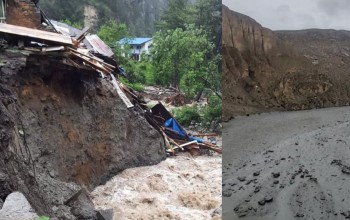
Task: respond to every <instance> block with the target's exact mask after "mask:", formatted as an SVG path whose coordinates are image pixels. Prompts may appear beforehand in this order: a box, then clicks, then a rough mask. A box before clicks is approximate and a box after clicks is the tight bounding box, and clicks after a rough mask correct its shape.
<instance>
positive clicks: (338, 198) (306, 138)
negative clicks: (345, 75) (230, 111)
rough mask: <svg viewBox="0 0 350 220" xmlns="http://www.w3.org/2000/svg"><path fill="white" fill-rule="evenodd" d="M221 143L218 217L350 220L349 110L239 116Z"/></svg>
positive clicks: (230, 123)
mask: <svg viewBox="0 0 350 220" xmlns="http://www.w3.org/2000/svg"><path fill="white" fill-rule="evenodd" d="M223 140H224V143H223V148H224V153H223V219H225V220H231V219H250V220H254V219H262V220H280V219H284V220H289V219H290V220H292V219H303V220H309V219H317V220H320V219H324V220H328V219H348V218H350V108H349V107H343V108H329V109H321V110H309V111H298V112H285V113H268V114H261V115H253V116H250V117H239V118H236V119H234V120H231V121H230V122H228V123H226V124H225V125H224V131H223Z"/></svg>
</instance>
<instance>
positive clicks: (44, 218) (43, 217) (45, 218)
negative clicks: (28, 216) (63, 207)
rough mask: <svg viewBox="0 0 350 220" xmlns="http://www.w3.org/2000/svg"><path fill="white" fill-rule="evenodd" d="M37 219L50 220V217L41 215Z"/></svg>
mask: <svg viewBox="0 0 350 220" xmlns="http://www.w3.org/2000/svg"><path fill="white" fill-rule="evenodd" d="M36 220H50V218H49V217H46V216H40V217H38V218H37V219H36Z"/></svg>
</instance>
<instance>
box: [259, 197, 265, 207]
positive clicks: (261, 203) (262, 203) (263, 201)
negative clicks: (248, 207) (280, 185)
mask: <svg viewBox="0 0 350 220" xmlns="http://www.w3.org/2000/svg"><path fill="white" fill-rule="evenodd" d="M258 203H259V205H261V206H264V205H265V204H266V201H265V198H264V199H262V200H260V201H259V202H258Z"/></svg>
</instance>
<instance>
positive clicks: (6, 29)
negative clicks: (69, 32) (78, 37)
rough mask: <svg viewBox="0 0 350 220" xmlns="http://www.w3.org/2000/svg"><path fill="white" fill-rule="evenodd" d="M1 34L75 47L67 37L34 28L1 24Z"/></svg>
mask: <svg viewBox="0 0 350 220" xmlns="http://www.w3.org/2000/svg"><path fill="white" fill-rule="evenodd" d="M0 33H5V34H11V35H17V36H22V37H29V38H34V39H40V40H46V41H50V42H55V43H58V44H62V45H73V42H72V39H71V38H70V37H67V36H65V35H62V34H57V33H52V32H48V31H42V30H36V29H32V28H26V27H20V26H16V25H11V24H2V23H0Z"/></svg>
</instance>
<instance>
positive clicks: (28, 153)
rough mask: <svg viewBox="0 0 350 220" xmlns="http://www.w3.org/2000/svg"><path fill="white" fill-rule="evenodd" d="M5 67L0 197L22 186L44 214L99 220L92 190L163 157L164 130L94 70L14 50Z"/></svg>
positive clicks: (3, 60) (0, 84) (5, 56)
mask: <svg viewBox="0 0 350 220" xmlns="http://www.w3.org/2000/svg"><path fill="white" fill-rule="evenodd" d="M58 60H60V59H58ZM0 64H1V65H0V66H1V72H0V74H1V75H0V199H1V200H5V199H6V197H7V195H9V194H10V193H11V192H13V191H21V192H23V193H24V195H25V196H26V197H27V199H28V200H29V202H30V203H31V205H32V206H33V208H35V210H36V211H37V212H38V214H40V215H41V214H44V215H48V216H51V217H57V218H59V219H96V218H97V217H96V215H97V214H96V212H95V210H94V206H93V204H92V203H91V200H90V197H89V191H90V190H92V189H93V188H94V187H96V186H98V185H99V184H103V183H105V182H106V181H107V180H109V179H110V178H111V177H112V176H114V175H115V174H117V173H118V172H120V171H122V170H124V169H126V168H130V167H136V166H145V165H152V164H157V163H159V162H160V161H162V160H164V159H165V152H164V142H163V140H162V138H161V136H160V134H159V133H158V132H157V131H156V130H154V129H153V127H151V126H150V125H149V123H148V122H147V121H146V120H145V119H144V117H143V115H142V112H141V111H138V110H136V109H134V108H131V109H127V108H126V106H125V104H124V103H123V102H122V100H121V99H120V98H119V97H118V95H117V94H116V92H115V91H114V89H113V87H112V85H111V83H110V81H109V80H108V79H102V78H100V77H99V75H98V74H97V73H96V72H91V71H89V70H86V71H85V70H80V71H78V70H77V69H75V68H69V67H67V66H65V65H64V64H63V63H59V62H58V61H57V60H55V58H47V57H44V56H43V57H31V56H30V57H28V56H25V55H23V54H21V53H20V52H19V51H16V50H11V51H9V50H7V51H3V52H2V53H1V54H0Z"/></svg>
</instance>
